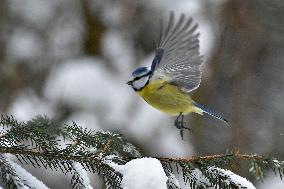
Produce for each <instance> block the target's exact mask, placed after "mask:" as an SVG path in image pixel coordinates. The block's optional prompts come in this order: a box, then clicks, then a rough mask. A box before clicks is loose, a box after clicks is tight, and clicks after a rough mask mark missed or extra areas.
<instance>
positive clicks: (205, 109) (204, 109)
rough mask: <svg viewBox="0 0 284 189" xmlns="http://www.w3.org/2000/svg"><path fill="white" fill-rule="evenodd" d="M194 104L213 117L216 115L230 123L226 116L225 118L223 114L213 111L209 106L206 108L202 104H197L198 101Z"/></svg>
mask: <svg viewBox="0 0 284 189" xmlns="http://www.w3.org/2000/svg"><path fill="white" fill-rule="evenodd" d="M194 105H195V106H196V107H198V108H200V109H201V110H202V111H203V112H204V113H206V114H208V115H211V116H212V117H215V118H217V119H219V120H221V121H224V122H226V123H229V122H228V120H226V119H225V118H223V117H222V116H220V115H219V114H217V113H215V112H213V111H212V110H209V109H207V108H205V107H204V106H202V105H201V104H197V103H196V102H194Z"/></svg>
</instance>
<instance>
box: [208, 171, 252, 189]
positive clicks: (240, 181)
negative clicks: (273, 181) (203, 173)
mask: <svg viewBox="0 0 284 189" xmlns="http://www.w3.org/2000/svg"><path fill="white" fill-rule="evenodd" d="M208 170H209V171H211V172H212V173H217V174H219V175H222V176H224V177H227V179H225V180H224V182H226V183H227V184H228V185H229V184H230V183H234V184H235V185H237V186H238V187H240V188H246V189H256V188H255V187H254V186H253V184H252V183H251V182H250V181H248V180H247V179H246V178H243V177H241V176H239V175H236V174H235V173H233V172H232V171H229V170H225V169H221V168H218V167H215V166H212V167H209V169H208Z"/></svg>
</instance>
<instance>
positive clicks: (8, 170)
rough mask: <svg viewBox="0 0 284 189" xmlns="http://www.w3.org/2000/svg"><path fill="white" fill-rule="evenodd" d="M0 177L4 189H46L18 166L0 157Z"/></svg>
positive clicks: (46, 188)
mask: <svg viewBox="0 0 284 189" xmlns="http://www.w3.org/2000/svg"><path fill="white" fill-rule="evenodd" d="M0 175H1V179H2V181H3V183H4V184H5V186H6V188H23V189H26V188H36V189H48V187H47V186H45V185H44V184H43V183H42V182H41V181H39V180H38V179H37V178H35V177H34V176H33V175H31V174H30V173H29V172H27V171H26V170H25V169H24V168H22V167H21V166H20V165H18V164H16V163H14V162H13V161H11V160H9V159H8V158H5V157H4V156H2V155H0Z"/></svg>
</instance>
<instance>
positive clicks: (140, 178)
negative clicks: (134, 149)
mask: <svg viewBox="0 0 284 189" xmlns="http://www.w3.org/2000/svg"><path fill="white" fill-rule="evenodd" d="M109 165H110V166H111V167H113V168H114V169H115V170H116V171H118V172H120V173H121V174H122V175H123V179H122V182H121V186H122V188H123V189H145V188H147V189H167V184H166V183H167V180H168V177H167V176H166V174H165V172H164V169H163V167H162V164H161V163H160V161H159V160H157V159H155V158H141V159H134V160H131V161H129V162H128V163H126V164H125V165H117V164H115V163H111V162H110V163H109Z"/></svg>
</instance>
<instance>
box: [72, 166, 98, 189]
mask: <svg viewBox="0 0 284 189" xmlns="http://www.w3.org/2000/svg"><path fill="white" fill-rule="evenodd" d="M73 168H74V169H75V170H76V172H77V173H78V175H79V176H80V180H81V181H82V184H83V186H84V188H86V189H93V187H92V186H91V184H90V180H89V177H88V174H87V172H86V170H85V169H84V167H83V166H82V165H81V164H80V163H78V162H75V163H73Z"/></svg>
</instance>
